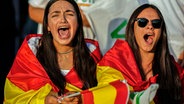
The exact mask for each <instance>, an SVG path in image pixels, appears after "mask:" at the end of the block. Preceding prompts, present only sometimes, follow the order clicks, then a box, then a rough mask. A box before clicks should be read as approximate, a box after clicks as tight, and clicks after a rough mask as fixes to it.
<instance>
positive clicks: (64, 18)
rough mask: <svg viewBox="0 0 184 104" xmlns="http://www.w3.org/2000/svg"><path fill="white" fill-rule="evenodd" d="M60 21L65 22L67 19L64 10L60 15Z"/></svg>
mask: <svg viewBox="0 0 184 104" xmlns="http://www.w3.org/2000/svg"><path fill="white" fill-rule="evenodd" d="M61 22H62V23H67V19H66V16H65V12H64V13H63V15H62V16H61Z"/></svg>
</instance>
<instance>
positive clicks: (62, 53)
mask: <svg viewBox="0 0 184 104" xmlns="http://www.w3.org/2000/svg"><path fill="white" fill-rule="evenodd" d="M72 51H73V48H72V49H71V50H68V51H66V52H57V53H58V54H68V53H70V52H72Z"/></svg>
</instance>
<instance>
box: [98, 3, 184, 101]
mask: <svg viewBox="0 0 184 104" xmlns="http://www.w3.org/2000/svg"><path fill="white" fill-rule="evenodd" d="M166 32H167V30H166V25H165V21H164V18H163V16H162V14H161V12H160V11H159V9H158V8H157V7H156V6H154V5H150V4H144V5H141V6H140V7H138V8H137V9H136V10H135V11H134V12H133V14H132V15H131V17H130V19H129V22H128V25H127V27H126V40H120V39H119V40H117V41H116V42H115V44H114V46H113V47H112V48H111V49H110V50H109V51H108V52H107V53H106V54H105V55H104V57H103V58H102V60H101V61H100V62H99V64H98V72H99V71H101V72H102V73H101V75H103V74H105V73H106V75H107V73H108V72H110V71H109V70H114V69H116V70H118V71H120V72H121V74H122V75H123V76H124V78H125V79H126V80H127V82H128V84H129V85H130V86H132V88H133V91H142V90H145V89H147V88H148V87H149V86H150V85H151V84H153V83H157V84H159V88H158V90H157V93H156V96H155V97H154V102H155V103H156V104H183V103H184V89H183V88H184V70H183V69H182V68H181V66H179V64H178V63H176V62H175V60H174V58H173V57H172V56H171V54H170V53H169V49H168V42H167V33H166ZM105 66H106V68H104V67H105ZM102 70H103V71H102ZM112 73H113V72H112V71H111V74H109V76H112V77H113V78H115V76H116V75H114V74H112ZM99 77H100V76H99ZM101 77H102V76H101ZM102 81H103V80H101V82H102Z"/></svg>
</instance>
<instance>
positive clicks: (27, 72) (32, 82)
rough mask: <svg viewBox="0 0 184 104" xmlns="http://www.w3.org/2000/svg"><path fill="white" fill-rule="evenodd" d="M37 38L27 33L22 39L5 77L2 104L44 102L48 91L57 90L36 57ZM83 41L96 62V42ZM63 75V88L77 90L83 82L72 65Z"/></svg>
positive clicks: (97, 49) (99, 55) (38, 37)
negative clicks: (64, 86)
mask: <svg viewBox="0 0 184 104" xmlns="http://www.w3.org/2000/svg"><path fill="white" fill-rule="evenodd" d="M40 38H41V35H39V34H30V35H27V36H26V38H25V39H24V41H23V43H22V45H21V47H20V49H19V50H18V52H17V55H16V58H15V60H14V63H13V65H12V67H11V69H10V72H9V73H8V75H7V77H6V82H5V88H4V95H5V99H4V104H28V103H29V104H44V100H45V97H46V96H47V95H48V93H49V92H50V91H51V90H53V91H55V92H58V91H59V90H58V88H57V87H56V86H55V85H54V84H53V82H52V81H51V79H50V78H49V76H48V75H47V73H46V71H45V70H44V68H43V66H42V65H41V64H40V63H39V61H38V60H37V58H36V55H35V54H36V51H37V46H38V42H39V39H40ZM86 43H87V45H88V47H89V49H90V51H91V52H92V56H93V57H94V59H95V61H96V62H98V61H99V60H100V58H101V54H100V50H99V46H98V43H97V42H96V41H92V40H86ZM65 78H66V81H67V84H66V90H68V91H81V89H82V87H83V83H82V82H81V80H80V79H79V77H78V75H77V73H76V72H75V71H74V68H72V69H71V70H70V72H69V73H68V74H67V75H66V76H65Z"/></svg>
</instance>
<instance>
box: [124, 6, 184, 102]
mask: <svg viewBox="0 0 184 104" xmlns="http://www.w3.org/2000/svg"><path fill="white" fill-rule="evenodd" d="M146 8H153V9H154V10H156V12H157V14H158V16H159V17H160V19H161V20H162V22H163V23H162V26H161V30H162V31H161V36H160V39H159V40H158V43H157V45H156V50H155V56H154V59H153V62H152V69H153V75H156V74H158V79H157V83H158V84H159V89H158V92H157V95H158V102H159V104H179V102H180V100H181V81H180V78H179V74H178V70H177V67H176V65H175V62H174V60H173V57H172V56H171V55H170V53H169V48H168V42H167V31H166V26H165V22H164V18H163V16H162V14H161V12H160V10H159V9H158V8H157V7H156V6H154V5H152V4H143V5H141V6H140V7H138V8H137V9H136V10H135V11H134V12H133V14H132V15H131V17H130V19H129V22H128V24H127V27H126V41H127V42H128V43H129V45H130V47H131V48H132V50H133V52H134V56H135V59H136V62H137V65H138V67H139V71H140V73H141V76H142V79H143V80H145V79H146V77H145V75H144V72H143V68H142V65H141V62H142V59H141V55H140V52H139V47H138V45H137V43H136V40H135V36H134V22H135V19H136V18H137V16H138V15H139V14H140V13H141V12H142V11H143V10H144V9H146Z"/></svg>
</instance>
